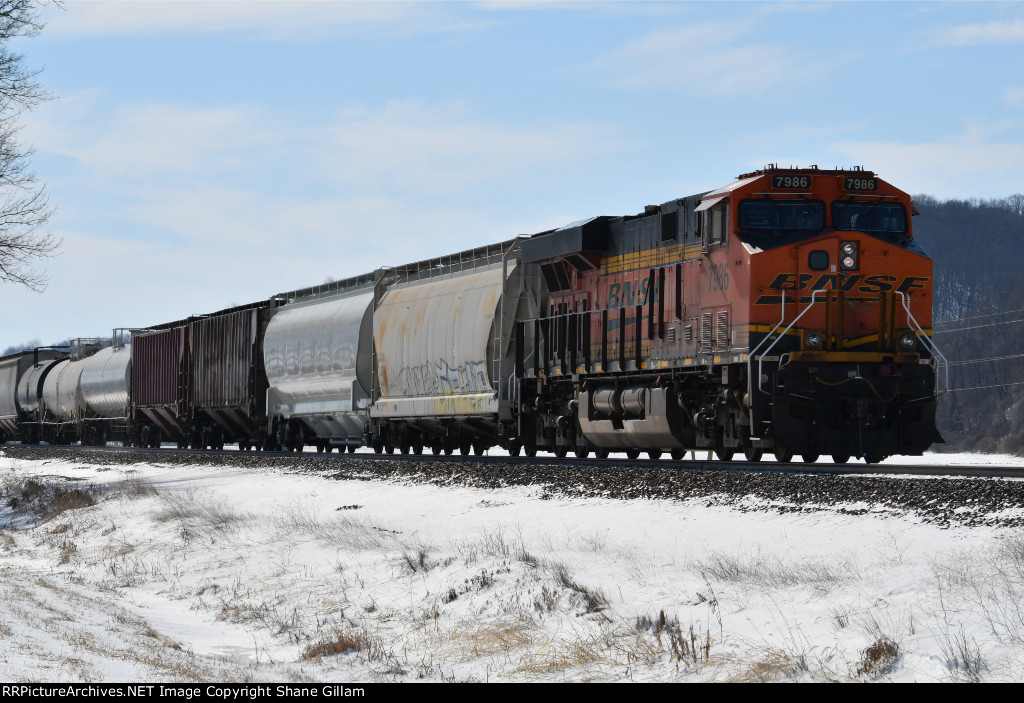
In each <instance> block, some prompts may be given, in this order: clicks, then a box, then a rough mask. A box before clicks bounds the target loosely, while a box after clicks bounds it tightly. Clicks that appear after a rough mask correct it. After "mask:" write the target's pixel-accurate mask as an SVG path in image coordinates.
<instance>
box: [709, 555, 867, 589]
mask: <svg viewBox="0 0 1024 703" xmlns="http://www.w3.org/2000/svg"><path fill="white" fill-rule="evenodd" d="M694 570H695V571H698V572H700V573H701V574H704V575H706V578H711V579H713V580H715V581H725V582H731V583H744V584H749V585H752V586H757V587H759V588H774V589H781V588H791V587H801V586H802V587H809V588H812V589H813V590H815V591H817V592H819V593H827V592H828V591H830V590H832V589H833V588H835V587H836V586H841V585H843V584H846V583H849V582H850V581H854V580H857V579H858V578H859V574H858V573H857V569H856V567H855V565H854V564H852V563H850V562H842V561H841V562H833V561H817V560H809V559H805V560H801V561H798V562H793V563H789V562H786V561H783V560H782V559H780V558H779V557H777V556H775V555H767V554H760V553H757V554H751V555H745V556H733V555H728V554H721V553H712V554H709V555H708V556H707V557H705V558H704V559H702V560H699V561H697V562H696V563H695V565H694Z"/></svg>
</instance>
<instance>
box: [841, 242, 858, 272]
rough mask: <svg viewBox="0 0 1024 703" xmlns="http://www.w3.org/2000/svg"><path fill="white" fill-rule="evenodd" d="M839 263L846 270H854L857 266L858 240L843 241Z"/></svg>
mask: <svg viewBox="0 0 1024 703" xmlns="http://www.w3.org/2000/svg"><path fill="white" fill-rule="evenodd" d="M839 254H840V257H841V258H840V259H839V265H840V266H842V267H843V270H844V271H852V270H853V269H855V268H857V258H858V257H857V242H843V243H842V244H841V245H840V246H839Z"/></svg>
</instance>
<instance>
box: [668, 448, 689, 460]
mask: <svg viewBox="0 0 1024 703" xmlns="http://www.w3.org/2000/svg"><path fill="white" fill-rule="evenodd" d="M669 456H671V457H672V461H681V460H682V459H683V458H684V457H685V456H686V450H685V449H673V450H672V451H670V452H669Z"/></svg>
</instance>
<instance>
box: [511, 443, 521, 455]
mask: <svg viewBox="0 0 1024 703" xmlns="http://www.w3.org/2000/svg"><path fill="white" fill-rule="evenodd" d="M522 448H523V446H522V445H521V444H519V442H509V443H508V455H509V456H519V452H520V451H521V450H522Z"/></svg>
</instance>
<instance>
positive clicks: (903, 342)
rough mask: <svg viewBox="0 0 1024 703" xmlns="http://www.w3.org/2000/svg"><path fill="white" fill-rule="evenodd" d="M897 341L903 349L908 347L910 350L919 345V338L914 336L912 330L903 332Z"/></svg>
mask: <svg viewBox="0 0 1024 703" xmlns="http://www.w3.org/2000/svg"><path fill="white" fill-rule="evenodd" d="M896 343H897V344H899V345H900V347H902V348H903V349H906V350H907V351H910V350H911V349H913V348H914V347H915V346H917V340H916V339H915V338H914V335H912V334H911V333H910V332H904V333H903V334H901V335H900V338H899V339H897V340H896Z"/></svg>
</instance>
